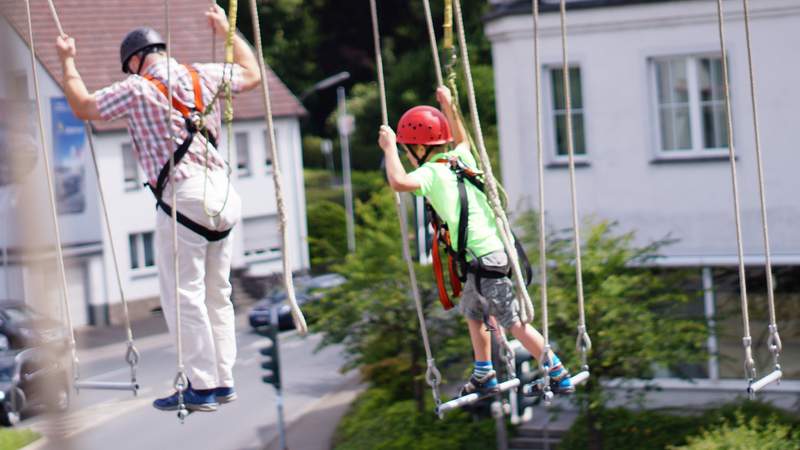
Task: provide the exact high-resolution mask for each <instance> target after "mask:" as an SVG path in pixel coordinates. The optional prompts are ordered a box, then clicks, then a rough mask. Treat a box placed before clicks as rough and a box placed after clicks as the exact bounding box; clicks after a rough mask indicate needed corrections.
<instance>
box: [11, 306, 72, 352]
mask: <svg viewBox="0 0 800 450" xmlns="http://www.w3.org/2000/svg"><path fill="white" fill-rule="evenodd" d="M0 334H2V335H4V336H5V337H6V338H7V339H8V344H9V347H10V348H11V349H12V350H23V349H26V348H31V347H37V346H41V345H62V344H66V342H67V337H66V334H65V331H64V326H63V325H62V324H61V322H59V321H57V320H54V319H52V318H49V317H46V316H44V315H42V314H40V313H38V312H36V311H34V310H33V309H31V308H30V307H28V306H27V305H26V304H25V303H22V302H16V301H3V302H0Z"/></svg>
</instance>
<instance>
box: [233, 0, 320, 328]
mask: <svg viewBox="0 0 800 450" xmlns="http://www.w3.org/2000/svg"><path fill="white" fill-rule="evenodd" d="M234 1H235V0H234ZM250 16H251V17H252V19H253V37H254V39H255V46H256V59H258V70H259V72H260V73H261V92H262V94H263V101H264V111H265V113H266V115H265V120H266V123H267V136H269V151H270V155H271V158H272V180H273V182H274V184H275V200H276V202H277V204H278V220H279V222H280V225H281V238H282V240H281V243H282V245H283V246H282V247H281V248H282V249H283V251H282V252H281V254H282V257H283V286H284V288H285V289H286V298H287V300H288V301H289V307H290V308H291V312H292V319H293V320H294V325H295V328H296V329H297V331H298V332H299V333H300V334H301V335H304V334H306V333H308V326H307V325H306V319H305V317H303V312H302V311H301V310H300V306H299V305H298V304H297V298H296V296H295V290H294V283H293V281H292V264H291V259H290V258H289V248H290V247H289V230H288V227H287V214H286V202H285V201H284V199H283V175H282V173H281V167H280V159H279V158H278V148H277V145H276V139H275V124H274V122H273V119H272V101H271V100H270V94H269V83H268V77H269V74H268V73H267V65H266V63H265V62H264V49H263V48H262V45H261V24H260V22H259V19H258V5H257V1H256V0H250Z"/></svg>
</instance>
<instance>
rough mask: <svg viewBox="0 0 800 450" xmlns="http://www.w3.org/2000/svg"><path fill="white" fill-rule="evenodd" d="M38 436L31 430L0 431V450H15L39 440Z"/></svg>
mask: <svg viewBox="0 0 800 450" xmlns="http://www.w3.org/2000/svg"><path fill="white" fill-rule="evenodd" d="M39 437H40V436H39V434H37V433H35V432H33V431H31V430H14V429H4V430H0V450H16V449H19V448H23V447H25V446H26V445H28V444H30V443H31V442H34V441H35V440H37V439H39Z"/></svg>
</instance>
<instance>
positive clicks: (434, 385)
mask: <svg viewBox="0 0 800 450" xmlns="http://www.w3.org/2000/svg"><path fill="white" fill-rule="evenodd" d="M369 6H370V13H371V17H372V39H373V44H374V46H375V65H376V68H377V71H378V94H379V96H380V104H381V124H383V125H387V126H388V125H389V113H388V108H387V106H386V86H385V83H384V76H383V58H382V56H381V54H382V51H381V40H380V30H379V28H378V8H377V6H376V5H375V0H370V1H369ZM394 205H395V209H396V210H397V219H398V220H399V222H400V234H401V239H400V242H401V243H402V247H403V259H404V260H405V262H406V267H407V268H408V277H409V280H410V282H411V295H412V297H414V305H415V307H416V309H417V319H418V320H419V330H420V334H421V335H422V345H423V347H424V348H425V358H426V359H427V370H426V372H425V381H426V382H427V383H428V385H430V387H431V389H432V392H433V400H434V402H435V403H436V406H437V407H438V406H439V405H440V404H441V403H442V400H441V396H440V394H439V385H440V384H441V382H442V374H441V373H440V372H439V369H438V368H437V367H436V360H435V359H434V358H433V352H432V351H431V343H430V340H429V339H428V328H427V326H426V325H425V312H424V310H423V308H422V299H421V298H420V295H419V286H418V285H417V273H416V272H415V271H414V262H413V260H412V259H411V252H410V250H409V249H408V244H407V242H406V238H407V236H408V223H406V220H405V214H403V211H405V205H404V203H403V198H402V197H401V196H400V194H399V193H397V192H395V193H394Z"/></svg>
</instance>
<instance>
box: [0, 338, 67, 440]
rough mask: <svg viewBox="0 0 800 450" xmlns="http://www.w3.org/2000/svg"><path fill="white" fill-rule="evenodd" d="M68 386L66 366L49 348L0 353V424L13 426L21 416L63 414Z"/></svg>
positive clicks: (65, 407)
mask: <svg viewBox="0 0 800 450" xmlns="http://www.w3.org/2000/svg"><path fill="white" fill-rule="evenodd" d="M69 394H70V383H69V375H68V371H67V369H66V367H65V366H64V364H62V361H61V359H60V358H59V356H58V355H57V353H54V352H53V351H51V350H49V349H44V348H42V347H39V348H31V349H27V350H23V351H14V350H5V351H1V352H0V424H3V425H5V426H13V425H15V424H17V423H18V422H19V421H20V419H21V418H22V415H23V414H34V413H37V412H42V411H47V410H49V411H65V410H66V409H67V408H69V401H70V397H69Z"/></svg>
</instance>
